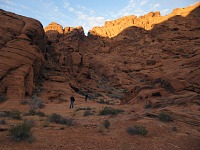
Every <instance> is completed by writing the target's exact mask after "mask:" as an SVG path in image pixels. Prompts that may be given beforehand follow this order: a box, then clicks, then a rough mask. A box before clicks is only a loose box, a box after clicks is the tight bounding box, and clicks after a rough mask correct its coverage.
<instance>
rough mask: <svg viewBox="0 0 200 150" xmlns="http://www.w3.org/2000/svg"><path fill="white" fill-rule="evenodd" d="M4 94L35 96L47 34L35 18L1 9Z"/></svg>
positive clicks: (0, 72) (0, 66)
mask: <svg viewBox="0 0 200 150" xmlns="http://www.w3.org/2000/svg"><path fill="white" fill-rule="evenodd" d="M0 20H1V24H0V39H1V41H0V95H1V96H6V97H7V98H9V99H19V100H20V99H23V98H24V97H25V95H28V96H31V95H32V93H33V90H34V89H35V84H36V83H37V80H38V78H39V76H40V68H41V66H42V63H43V62H44V58H43V54H44V52H45V45H46V44H45V34H44V30H43V27H42V25H41V23H40V22H39V21H37V20H35V19H31V18H27V17H23V16H19V15H16V14H13V13H10V12H6V11H3V10H0Z"/></svg>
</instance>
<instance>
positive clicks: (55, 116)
mask: <svg viewBox="0 0 200 150" xmlns="http://www.w3.org/2000/svg"><path fill="white" fill-rule="evenodd" d="M49 121H50V122H55V123H58V124H64V125H68V126H72V125H73V119H72V118H64V117H63V116H61V115H59V114H56V113H53V114H52V115H51V116H50V117H49Z"/></svg>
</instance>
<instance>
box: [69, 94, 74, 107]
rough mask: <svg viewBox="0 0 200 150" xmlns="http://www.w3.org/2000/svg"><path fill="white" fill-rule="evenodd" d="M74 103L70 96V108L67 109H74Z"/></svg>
mask: <svg viewBox="0 0 200 150" xmlns="http://www.w3.org/2000/svg"><path fill="white" fill-rule="evenodd" d="M74 101H75V98H74V96H71V97H70V107H69V108H74Z"/></svg>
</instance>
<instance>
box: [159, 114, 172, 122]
mask: <svg viewBox="0 0 200 150" xmlns="http://www.w3.org/2000/svg"><path fill="white" fill-rule="evenodd" d="M158 119H159V120H160V121H162V122H170V121H173V118H172V117H171V116H170V115H169V114H167V113H166V112H161V113H160V114H159V115H158Z"/></svg>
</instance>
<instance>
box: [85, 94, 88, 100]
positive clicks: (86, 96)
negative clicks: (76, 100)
mask: <svg viewBox="0 0 200 150" xmlns="http://www.w3.org/2000/svg"><path fill="white" fill-rule="evenodd" d="M87 99H88V95H87V94H86V95H85V101H86V102H87Z"/></svg>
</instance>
